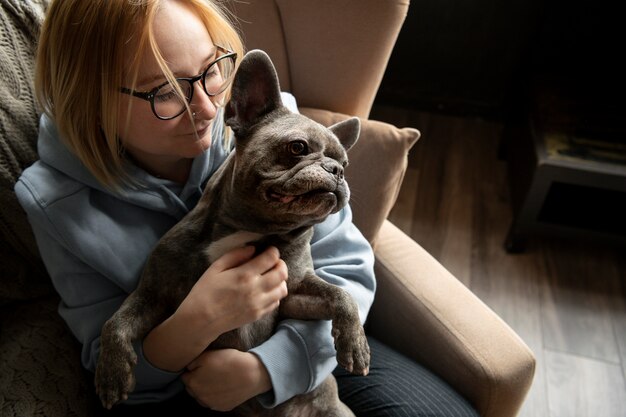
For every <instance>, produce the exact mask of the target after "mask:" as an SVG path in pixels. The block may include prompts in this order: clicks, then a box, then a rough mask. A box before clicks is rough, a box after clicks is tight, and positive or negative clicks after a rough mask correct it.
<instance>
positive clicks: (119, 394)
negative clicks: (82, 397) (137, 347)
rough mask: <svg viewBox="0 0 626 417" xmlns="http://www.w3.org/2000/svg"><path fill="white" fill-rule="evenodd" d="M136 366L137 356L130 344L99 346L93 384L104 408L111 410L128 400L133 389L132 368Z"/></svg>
mask: <svg viewBox="0 0 626 417" xmlns="http://www.w3.org/2000/svg"><path fill="white" fill-rule="evenodd" d="M136 364H137V355H136V354H135V351H134V350H133V348H132V345H131V344H127V345H125V344H115V345H111V344H109V345H108V346H101V349H100V357H99V359H98V365H97V366H96V375H95V384H96V393H97V394H98V395H99V396H100V401H101V402H102V405H103V406H104V407H105V408H107V409H111V407H113V405H115V404H117V403H118V402H120V401H124V400H126V399H127V398H128V393H130V392H131V391H132V390H133V389H134V388H135V377H134V374H133V368H134V367H135V365H136Z"/></svg>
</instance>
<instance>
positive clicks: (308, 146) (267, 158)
mask: <svg viewBox="0 0 626 417" xmlns="http://www.w3.org/2000/svg"><path fill="white" fill-rule="evenodd" d="M232 97H233V98H232V99H231V101H230V102H229V103H228V105H227V107H226V123H227V124H228V125H230V126H231V127H232V128H233V130H234V132H235V136H236V165H235V172H234V176H233V185H234V186H233V190H235V196H234V198H237V199H239V200H241V201H239V202H238V204H239V206H240V207H242V208H243V207H246V210H247V212H248V213H251V212H254V213H255V215H256V217H257V218H258V219H260V220H262V221H264V222H279V221H284V222H287V223H290V224H291V225H292V227H298V226H305V225H311V224H314V223H317V222H320V221H322V220H324V219H325V218H326V217H327V216H328V215H329V214H332V213H336V212H337V211H339V210H341V209H342V208H343V207H344V206H345V205H346V204H347V203H348V200H349V199H350V192H349V188H348V185H347V183H346V181H345V179H344V169H345V167H346V166H347V164H348V157H347V153H346V151H347V150H348V149H349V148H350V147H351V146H352V145H353V144H354V143H355V142H356V139H357V137H358V134H359V120H358V119H357V118H352V119H348V120H346V121H344V122H341V123H338V124H336V125H334V126H331V127H330V128H326V127H324V126H322V125H320V124H319V123H316V122H314V121H312V120H311V119H309V118H307V117H305V116H303V115H300V114H295V113H291V112H290V111H289V110H288V109H286V108H285V107H284V106H283V105H282V102H281V99H280V88H279V86H278V80H277V76H276V72H275V70H274V67H273V65H272V63H271V61H270V59H269V57H268V56H267V55H266V54H265V53H264V52H262V51H251V52H249V53H248V54H246V56H245V57H244V59H243V61H242V62H241V64H240V67H239V69H238V71H237V75H236V77H235V80H234V83H233V93H232Z"/></svg>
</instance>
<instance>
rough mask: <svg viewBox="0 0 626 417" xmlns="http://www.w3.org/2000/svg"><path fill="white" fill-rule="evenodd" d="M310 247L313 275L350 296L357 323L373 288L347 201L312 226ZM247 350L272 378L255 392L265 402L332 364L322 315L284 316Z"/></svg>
mask: <svg viewBox="0 0 626 417" xmlns="http://www.w3.org/2000/svg"><path fill="white" fill-rule="evenodd" d="M311 250H312V255H313V263H314V268H315V272H316V273H317V275H318V276H319V277H320V278H322V279H324V280H326V281H327V282H330V283H332V284H335V285H338V286H340V287H342V288H343V289H344V290H346V291H347V292H348V293H349V294H350V295H351V296H352V297H353V298H354V300H355V301H356V303H357V305H358V307H359V315H360V319H361V322H362V323H363V322H364V321H365V318H366V316H367V313H368V312H369V309H370V307H371V305H372V302H373V300H374V291H375V289H376V281H375V278H374V254H373V251H372V248H371V246H370V245H369V243H368V242H367V240H366V239H365V238H364V237H363V235H362V234H361V232H359V230H358V229H357V228H356V226H354V224H353V223H352V212H351V210H350V207H349V206H347V207H346V208H344V209H343V210H342V211H340V212H339V213H337V214H334V215H332V216H330V217H329V218H328V219H326V221H325V222H323V223H321V224H320V225H318V226H316V228H315V234H314V236H313V239H312V242H311ZM251 352H252V353H254V354H256V355H257V356H258V357H259V359H260V360H261V362H263V364H264V365H265V367H266V368H267V370H268V373H269V375H270V379H271V381H272V386H273V390H272V391H270V392H269V393H267V394H264V395H262V396H260V397H259V401H260V402H261V404H263V405H264V406H265V407H275V406H276V405H278V404H281V403H282V402H284V401H286V400H288V399H290V398H291V397H293V396H295V395H298V394H302V393H305V392H309V391H311V390H313V389H314V388H316V387H317V386H318V385H319V384H321V383H322V382H323V381H324V379H326V377H328V375H330V373H331V372H332V371H333V370H334V369H335V367H336V366H337V361H336V359H335V355H336V351H335V348H334V341H333V338H332V335H331V323H330V321H327V320H324V321H300V320H285V321H283V322H281V323H280V324H279V326H278V328H277V331H276V333H275V334H274V335H273V336H272V337H271V338H270V339H269V340H267V341H266V342H265V343H263V344H262V345H260V346H258V347H256V348H254V349H252V350H251Z"/></svg>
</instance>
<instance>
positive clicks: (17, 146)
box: [0, 0, 49, 304]
mask: <svg viewBox="0 0 626 417" xmlns="http://www.w3.org/2000/svg"><path fill="white" fill-rule="evenodd" d="M48 3H49V0H0V304H2V303H3V302H4V301H6V300H11V299H24V298H31V297H33V296H37V295H40V294H42V291H47V288H48V287H49V285H47V283H45V280H44V279H43V278H41V276H42V275H43V274H42V269H41V266H40V265H41V264H40V262H39V255H38V251H37V247H36V244H35V240H34V237H33V235H32V231H31V229H30V225H29V224H28V220H27V218H26V215H25V213H24V212H23V210H22V208H21V207H20V205H19V203H18V202H17V198H16V196H15V193H14V192H13V186H14V184H15V181H16V180H17V178H18V177H19V175H20V174H21V172H22V170H23V169H24V168H26V167H27V166H29V165H30V164H32V163H33V162H34V161H35V160H36V159H37V148H36V141H37V127H38V121H39V112H38V110H37V106H36V104H35V99H34V94H33V72H34V58H35V52H36V47H37V38H38V35H39V28H40V25H41V21H42V19H43V14H44V10H45V8H46V7H47V5H48ZM36 277H40V279H39V280H37V279H36ZM27 281H28V282H27Z"/></svg>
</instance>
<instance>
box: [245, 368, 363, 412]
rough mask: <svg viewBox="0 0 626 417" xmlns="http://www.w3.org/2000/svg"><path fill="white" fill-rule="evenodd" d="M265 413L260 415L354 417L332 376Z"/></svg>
mask: <svg viewBox="0 0 626 417" xmlns="http://www.w3.org/2000/svg"><path fill="white" fill-rule="evenodd" d="M266 411H267V413H262V415H265V416H271V417H293V416H298V417H355V416H354V413H353V412H352V410H350V408H348V406H347V405H345V404H344V403H343V402H342V401H341V400H340V399H339V392H338V390H337V381H336V380H335V377H334V376H332V375H329V376H328V378H326V379H325V380H324V382H322V383H321V384H320V385H319V386H318V387H317V388H315V389H314V390H313V391H311V392H308V393H306V394H302V395H297V396H295V397H293V398H292V399H290V400H289V401H286V402H284V403H282V404H280V405H279V406H277V407H276V408H273V409H271V410H266ZM242 415H243V414H242ZM248 415H253V414H248Z"/></svg>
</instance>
